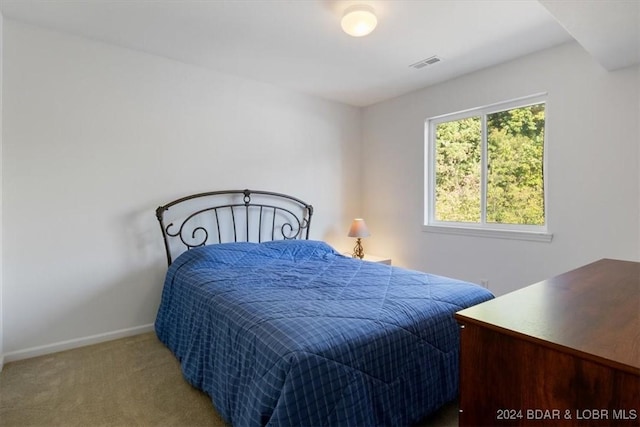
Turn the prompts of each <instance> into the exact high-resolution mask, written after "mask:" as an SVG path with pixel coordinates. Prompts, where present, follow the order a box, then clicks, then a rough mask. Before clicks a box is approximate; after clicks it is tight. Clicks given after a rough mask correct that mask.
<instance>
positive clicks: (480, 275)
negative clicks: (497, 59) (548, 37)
mask: <svg viewBox="0 0 640 427" xmlns="http://www.w3.org/2000/svg"><path fill="white" fill-rule="evenodd" d="M425 72H428V70H427V71H425ZM639 81H640V69H639V68H638V67H633V68H627V69H623V70H619V71H616V72H607V71H605V70H604V69H603V68H602V67H601V66H600V65H598V64H597V63H596V62H595V61H594V60H593V59H592V58H591V57H590V56H589V55H588V54H587V53H586V52H585V51H584V50H583V49H582V48H581V47H580V46H579V45H578V44H574V43H572V44H566V45H562V46H559V47H557V48H553V49H550V50H546V51H542V52H538V53H536V54H532V55H529V56H527V57H523V58H521V59H518V60H516V61H513V62H509V63H505V64H502V65H499V66H496V67H492V68H488V69H485V70H482V71H480V72H476V73H473V74H469V75H466V76H463V77H460V78H457V79H455V80H451V81H449V82H446V83H443V84H440V85H437V86H433V87H430V88H427V89H424V90H422V91H418V92H414V93H411V94H408V95H405V96H402V97H399V98H396V99H393V100H389V101H387V102H383V103H380V104H377V105H374V106H371V107H369V108H366V109H365V110H364V112H363V153H364V157H363V173H364V182H363V192H364V200H363V201H364V204H363V211H364V213H363V215H365V217H366V219H367V223H368V225H369V228H370V229H371V231H372V237H371V238H370V239H369V241H368V242H367V243H368V247H369V252H371V253H375V254H377V255H389V256H392V257H393V261H394V264H399V265H404V266H407V267H410V268H415V269H420V270H426V271H431V272H434V273H437V274H443V275H448V276H453V277H458V278H461V279H465V280H470V281H476V282H477V281H479V280H480V279H485V278H486V279H488V280H489V287H490V289H492V290H493V291H494V292H495V293H496V294H503V293H506V292H509V291H512V290H515V289H518V288H520V287H523V286H525V285H529V284H531V283H535V282H537V281H540V280H543V279H545V278H547V277H550V276H553V275H556V274H559V273H561V272H563V271H566V270H569V269H572V268H575V267H578V266H580V265H582V264H585V263H589V262H591V261H594V260H597V259H600V258H603V257H608V258H621V259H628V260H638V259H639V258H640V240H639V239H638V236H639V233H640V209H639V190H640V189H639V185H640V171H639V168H638V159H639V152H638V151H639V146H640V143H639V141H640V132H639V125H638V123H639V121H638V117H640V108H639V96H640V93H639ZM539 92H548V102H547V154H548V165H547V166H548V171H547V173H548V184H549V188H548V222H549V227H550V231H551V232H553V233H554V238H553V241H552V242H551V243H540V242H529V241H515V240H503V239H492V238H481V237H467V236H455V235H450V234H449V235H445V234H436V233H427V232H423V231H421V226H422V224H423V202H424V196H423V193H424V169H423V167H424V122H425V119H427V118H429V117H432V116H436V115H440V114H445V113H450V112H455V111H460V110H465V109H468V108H472V107H477V106H482V105H487V104H491V103H494V102H498V101H503V100H509V99H513V98H517V97H521V96H525V95H529V94H535V93H539Z"/></svg>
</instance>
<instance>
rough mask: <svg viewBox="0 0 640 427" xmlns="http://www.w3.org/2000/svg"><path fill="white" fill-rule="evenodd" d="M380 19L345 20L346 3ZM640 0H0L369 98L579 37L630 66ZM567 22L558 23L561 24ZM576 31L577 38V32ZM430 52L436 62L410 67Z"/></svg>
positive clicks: (66, 27)
mask: <svg viewBox="0 0 640 427" xmlns="http://www.w3.org/2000/svg"><path fill="white" fill-rule="evenodd" d="M357 3H365V4H368V5H370V6H372V7H373V8H374V9H375V11H376V13H377V15H378V27H377V28H376V30H375V31H374V32H373V33H372V34H371V35H369V36H367V37H363V38H353V37H350V36H348V35H346V34H344V33H343V32H342V30H341V28H340V18H341V16H342V12H343V11H344V9H345V8H347V7H348V6H349V5H352V4H357ZM639 4H640V1H638V0H628V1H627V0H608V1H604V0H602V1H573V0H568V1H563V2H560V1H553V0H541V1H540V2H538V1H537V0H518V1H516V0H511V1H505V0H390V1H373V0H361V1H352V0H348V1H347V0H344V1H342V0H197V1H194V0H182V1H176V0H155V1H154V0H74V1H70V0H48V1H42V0H1V3H0V10H1V11H2V14H3V16H4V18H5V19H13V20H17V21H22V22H26V23H30V24H34V25H38V26H42V27H46V28H50V29H55V30H60V31H65V32H69V33H73V34H77V35H82V36H86V37H89V38H92V39H96V40H101V41H105V42H108V43H113V44H116V45H119V46H124V47H128V48H132V49H137V50H140V51H145V52H149V53H152V54H156V55H161V56H165V57H168V58H172V59H175V60H178V61H182V62H185V63H189V64H194V65H198V66H202V67H206V68H210V69H212V70H216V71H219V72H223V73H230V74H234V75H239V76H243V77H246V78H250V79H254V80H259V81H263V82H267V83H272V84H274V85H277V86H281V87H285V88H290V89H293V90H296V91H301V92H304V93H308V94H312V95H316V96H319V97H323V98H327V99H332V100H336V101H340V102H344V103H347V104H351V105H356V106H365V105H370V104H372V103H375V102H378V101H381V100H384V99H388V98H392V97H395V96H398V95H401V94H404V93H407V92H410V91H413V90H416V89H419V88H423V87H426V86H428V85H431V84H435V83H438V82H441V81H444V80H448V79H450V78H453V77H456V76H459V75H462V74H466V73H469V72H473V71H476V70H478V69H481V68H485V67H488V66H491V65H494V64H497V63H500V62H504V61H508V60H510V59H513V58H516V57H519V56H522V55H526V54H529V53H531V52H534V51H537V50H541V49H545V48H548V47H552V46H555V45H558V44H561V43H565V42H568V41H571V40H574V38H575V39H576V40H578V42H581V43H582V44H583V47H585V49H587V51H589V52H590V53H591V54H592V55H594V56H595V57H596V59H597V60H599V61H600V62H601V63H602V64H603V66H605V67H607V68H608V69H615V68H618V67H621V66H626V65H631V64H637V63H638V62H639V57H640V40H639V35H638V27H639V26H640V8H639V6H638V5H639ZM561 24H562V25H561ZM572 36H573V37H572ZM433 55H437V56H439V57H441V58H442V62H440V63H438V64H435V65H432V66H429V67H426V68H422V69H420V70H416V69H413V68H410V67H409V65H411V64H413V63H416V62H418V61H420V60H423V59H426V58H428V57H431V56H433Z"/></svg>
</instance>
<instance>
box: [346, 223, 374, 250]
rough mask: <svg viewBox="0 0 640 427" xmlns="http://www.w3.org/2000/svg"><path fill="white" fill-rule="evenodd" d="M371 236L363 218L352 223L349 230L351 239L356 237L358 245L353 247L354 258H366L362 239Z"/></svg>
mask: <svg viewBox="0 0 640 427" xmlns="http://www.w3.org/2000/svg"><path fill="white" fill-rule="evenodd" d="M368 236H371V233H369V229H368V228H367V224H366V223H365V222H364V219H362V218H356V219H354V220H353V222H352V223H351V228H349V237H356V238H357V239H358V240H356V245H355V246H354V247H353V257H354V258H360V259H362V258H364V248H363V247H362V242H361V240H360V239H361V238H363V237H368Z"/></svg>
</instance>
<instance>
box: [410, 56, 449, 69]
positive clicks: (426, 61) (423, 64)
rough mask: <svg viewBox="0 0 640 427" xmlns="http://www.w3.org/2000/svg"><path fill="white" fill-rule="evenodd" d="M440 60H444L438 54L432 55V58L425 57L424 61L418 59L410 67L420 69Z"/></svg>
mask: <svg viewBox="0 0 640 427" xmlns="http://www.w3.org/2000/svg"><path fill="white" fill-rule="evenodd" d="M440 61H442V59H441V58H439V57H437V56H432V57H430V58H427V59H423V60H422V61H418V62H416V63H415V64H411V65H409V67H411V68H415V69H416V70H419V69H421V68H424V67H427V66H429V65H433V64H437V63H438V62H440Z"/></svg>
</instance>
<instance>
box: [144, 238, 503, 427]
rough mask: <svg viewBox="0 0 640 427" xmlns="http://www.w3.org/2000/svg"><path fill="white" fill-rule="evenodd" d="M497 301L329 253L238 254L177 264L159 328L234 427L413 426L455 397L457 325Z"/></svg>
mask: <svg viewBox="0 0 640 427" xmlns="http://www.w3.org/2000/svg"><path fill="white" fill-rule="evenodd" d="M492 297H493V296H492V295H491V294H490V293H489V292H488V291H487V290H485V289H484V288H482V287H480V286H477V285H474V284H471V283H466V282H461V281H457V280H453V279H449V278H445V277H440V276H434V275H430V274H425V273H421V272H417V271H412V270H407V269H403V268H398V267H392V266H389V265H383V264H377V263H371V262H364V261H360V260H355V259H352V258H348V257H345V256H343V255H341V254H339V253H337V252H336V251H335V250H334V249H332V248H331V247H330V246H328V245H327V244H325V243H323V242H317V241H306V240H290V241H274V242H266V243H259V244H258V243H226V244H218V245H211V246H205V247H201V248H197V249H193V250H190V251H188V252H185V253H184V254H182V255H181V256H180V257H179V258H178V259H177V260H176V261H175V262H174V263H173V264H172V265H171V267H170V268H169V271H168V272H167V276H166V280H165V285H164V290H163V294H162V301H161V305H160V308H159V311H158V317H157V319H156V324H155V327H156V332H157V334H158V337H159V338H160V340H161V341H162V342H163V343H165V345H167V347H168V348H170V349H171V350H172V351H173V353H174V354H175V355H176V356H177V358H178V359H179V360H180V363H181V366H182V370H183V373H184V376H185V378H186V379H187V380H188V381H189V382H190V383H191V384H192V385H194V386H195V387H197V388H199V389H202V390H204V391H205V392H206V393H208V394H209V395H210V396H211V398H212V400H213V402H214V404H215V406H216V408H217V409H218V411H219V412H220V414H221V415H222V416H223V417H224V419H225V420H226V421H227V422H229V423H231V424H233V425H234V426H259V425H269V426H341V425H351V426H375V425H408V424H411V423H413V422H416V421H419V420H420V419H422V418H423V417H424V416H425V415H428V414H429V413H431V412H433V411H435V410H436V409H438V408H439V407H440V406H441V405H443V404H444V403H446V402H449V401H451V400H453V399H455V398H456V397H457V392H458V354H459V336H458V326H457V324H456V322H455V320H454V317H453V313H454V312H456V311H458V310H460V309H463V308H466V307H469V306H471V305H474V304H477V303H480V302H482V301H485V300H488V299H490V298H492Z"/></svg>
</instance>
